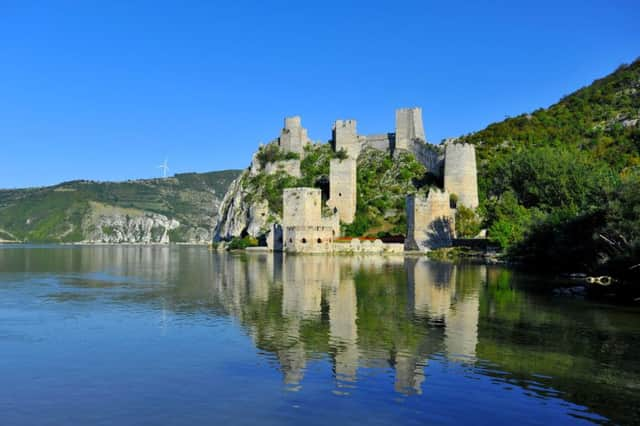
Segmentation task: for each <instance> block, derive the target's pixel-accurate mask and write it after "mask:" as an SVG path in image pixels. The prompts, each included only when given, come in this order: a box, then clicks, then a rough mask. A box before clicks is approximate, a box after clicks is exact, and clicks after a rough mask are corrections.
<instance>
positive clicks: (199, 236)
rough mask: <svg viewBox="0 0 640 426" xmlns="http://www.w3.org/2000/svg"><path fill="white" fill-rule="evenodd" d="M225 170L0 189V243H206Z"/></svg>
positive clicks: (226, 179) (228, 178)
mask: <svg viewBox="0 0 640 426" xmlns="http://www.w3.org/2000/svg"><path fill="white" fill-rule="evenodd" d="M239 174H240V172H239V171H236V170H229V171H222V172H211V173H186V174H179V175H176V176H173V177H170V178H166V179H145V180H135V181H127V182H92V181H74V182H67V183H63V184H60V185H56V186H52V187H45V188H30V189H16V190H0V241H2V240H4V241H5V242H6V241H26V242H89V243H90V242H100V243H169V242H185V243H202V244H205V243H209V242H210V241H211V236H212V233H213V225H214V221H215V217H216V213H217V211H218V208H219V206H220V203H221V202H222V197H223V194H225V193H226V192H227V188H228V187H229V184H230V183H231V182H232V181H233V180H234V179H235V178H236V177H237V176H238V175H239Z"/></svg>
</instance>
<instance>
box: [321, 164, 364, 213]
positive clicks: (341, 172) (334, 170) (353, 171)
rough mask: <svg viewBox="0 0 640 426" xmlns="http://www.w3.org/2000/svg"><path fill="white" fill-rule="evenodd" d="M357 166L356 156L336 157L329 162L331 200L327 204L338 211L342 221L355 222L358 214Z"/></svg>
mask: <svg viewBox="0 0 640 426" xmlns="http://www.w3.org/2000/svg"><path fill="white" fill-rule="evenodd" d="M356 178H357V168H356V160H355V159H354V158H346V159H344V160H340V159H337V158H334V159H333V160H331V162H330V163H329V201H327V205H328V206H329V207H332V208H333V209H334V211H337V213H338V215H339V216H340V221H341V222H343V223H347V224H349V223H353V220H354V219H355V216H356V202H357V192H356V185H357V179H356Z"/></svg>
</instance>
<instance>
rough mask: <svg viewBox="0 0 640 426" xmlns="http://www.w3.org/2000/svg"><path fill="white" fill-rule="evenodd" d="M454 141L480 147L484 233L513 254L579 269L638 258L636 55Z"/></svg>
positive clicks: (639, 79)
mask: <svg viewBox="0 0 640 426" xmlns="http://www.w3.org/2000/svg"><path fill="white" fill-rule="evenodd" d="M461 139H462V140H464V141H466V142H471V143H474V144H475V145H476V147H477V153H478V159H479V162H478V166H479V170H478V178H479V187H480V195H481V209H480V212H481V214H482V215H483V217H484V221H485V223H484V225H485V226H486V227H487V228H488V230H489V237H490V238H491V239H493V240H494V241H496V242H498V243H499V244H500V245H501V246H502V247H503V248H504V249H506V250H507V251H508V252H509V253H510V254H512V255H515V256H518V257H521V258H524V259H528V260H530V261H533V262H540V263H543V264H547V265H548V267H552V266H553V265H557V266H560V267H562V268H574V267H577V268H580V269H582V270H585V269H586V270H602V271H610V270H611V269H612V268H613V267H614V266H613V265H617V266H615V268H617V269H620V265H626V266H624V267H622V270H624V271H627V272H628V271H630V270H629V269H628V268H629V267H630V266H632V265H634V264H637V263H640V257H639V253H640V235H639V233H638V229H639V228H640V204H638V200H639V199H640V60H636V61H635V62H634V63H632V64H631V65H625V66H621V67H619V68H618V69H617V70H616V71H615V72H614V73H613V74H611V75H609V76H607V77H605V78H602V79H600V80H597V81H595V82H594V83H593V84H591V85H590V86H588V87H585V88H583V89H580V90H578V91H577V92H575V93H573V94H571V95H569V96H566V97H564V98H563V99H562V100H561V101H560V102H558V103H557V104H555V105H552V106H551V107H549V108H546V109H539V110H537V111H534V112H533V113H531V114H523V115H520V116H518V117H514V118H509V119H507V120H505V121H502V122H499V123H495V124H492V125H490V126H488V127H487V128H486V129H485V130H482V131H479V132H477V133H474V134H471V135H467V136H464V137H462V138H461Z"/></svg>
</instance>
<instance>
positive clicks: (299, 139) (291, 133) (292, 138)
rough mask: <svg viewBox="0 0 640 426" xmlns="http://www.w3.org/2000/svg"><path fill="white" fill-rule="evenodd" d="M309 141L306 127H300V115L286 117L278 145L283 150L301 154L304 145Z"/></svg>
mask: <svg viewBox="0 0 640 426" xmlns="http://www.w3.org/2000/svg"><path fill="white" fill-rule="evenodd" d="M308 143H309V136H308V135H307V129H305V128H304V127H302V119H301V118H300V116H297V115H296V116H293V117H286V118H285V119H284V128H283V129H282V131H281V132H280V138H279V139H278V145H279V146H280V149H282V150H283V151H284V152H295V153H297V154H300V155H301V156H302V155H303V154H304V146H305V145H306V144H308Z"/></svg>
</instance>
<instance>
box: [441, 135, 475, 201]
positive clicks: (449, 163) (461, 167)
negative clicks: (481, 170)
mask: <svg viewBox="0 0 640 426" xmlns="http://www.w3.org/2000/svg"><path fill="white" fill-rule="evenodd" d="M444 158H445V160H444V190H445V191H447V192H449V193H450V194H455V195H456V196H457V197H458V203H460V204H462V205H463V206H465V207H468V208H471V209H475V208H477V207H478V177H477V172H476V150H475V147H474V146H473V145H471V144H462V143H455V142H449V143H447V144H446V146H445V155H444Z"/></svg>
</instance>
